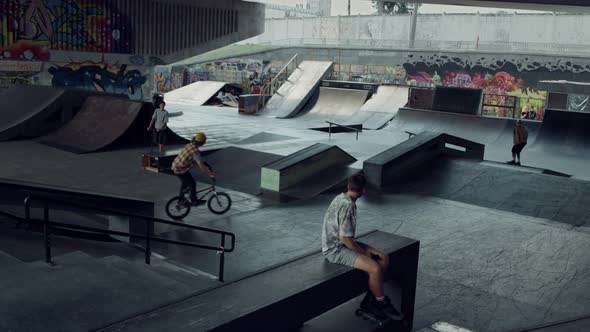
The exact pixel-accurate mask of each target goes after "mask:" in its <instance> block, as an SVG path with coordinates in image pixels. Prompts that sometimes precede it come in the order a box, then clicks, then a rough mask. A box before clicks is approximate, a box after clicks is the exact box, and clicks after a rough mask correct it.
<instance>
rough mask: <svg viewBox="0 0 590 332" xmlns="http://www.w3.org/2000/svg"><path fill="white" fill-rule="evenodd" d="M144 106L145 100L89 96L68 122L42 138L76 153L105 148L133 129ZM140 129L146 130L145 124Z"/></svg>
mask: <svg viewBox="0 0 590 332" xmlns="http://www.w3.org/2000/svg"><path fill="white" fill-rule="evenodd" d="M142 107H143V103H140V102H134V101H129V100H127V99H123V98H115V97H89V98H88V99H86V102H85V103H84V105H83V106H82V109H81V110H80V112H79V113H78V114H76V116H75V117H74V118H73V119H72V120H71V121H70V122H69V123H68V124H66V125H65V126H63V127H62V128H60V129H59V130H57V131H55V132H53V133H51V134H49V135H47V136H45V137H44V138H43V139H42V140H41V142H42V143H44V144H47V145H49V146H53V147H56V148H59V149H62V150H66V151H70V152H74V153H88V152H93V151H97V150H100V149H104V148H106V147H107V146H109V145H110V144H112V143H114V142H115V141H116V140H117V139H118V138H120V137H123V135H124V134H125V133H126V132H127V131H128V130H130V128H131V127H132V125H133V123H134V122H135V121H136V119H138V117H139V114H140V112H141V110H142ZM146 117H147V116H146ZM140 120H143V119H140ZM146 127H147V125H146ZM139 129H143V130H142V133H139V130H138V133H137V134H138V135H143V133H144V132H146V131H145V128H139Z"/></svg>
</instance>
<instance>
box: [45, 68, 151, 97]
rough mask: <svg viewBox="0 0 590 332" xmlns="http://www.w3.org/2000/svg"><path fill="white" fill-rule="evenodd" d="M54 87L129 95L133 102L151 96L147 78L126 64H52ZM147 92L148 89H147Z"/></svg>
mask: <svg viewBox="0 0 590 332" xmlns="http://www.w3.org/2000/svg"><path fill="white" fill-rule="evenodd" d="M47 71H48V73H49V74H50V75H51V85H52V86H54V87H63V88H67V87H73V88H78V89H85V90H91V91H97V92H105V93H110V94H117V95H126V96H128V97H129V99H132V100H142V99H144V97H148V98H149V96H150V93H149V87H148V86H147V84H146V83H147V81H148V78H147V75H146V74H145V73H142V71H141V70H140V69H136V68H132V67H129V66H127V65H108V64H100V63H93V62H83V63H68V64H65V65H52V66H51V67H49V68H48V70H47ZM144 89H145V90H144Z"/></svg>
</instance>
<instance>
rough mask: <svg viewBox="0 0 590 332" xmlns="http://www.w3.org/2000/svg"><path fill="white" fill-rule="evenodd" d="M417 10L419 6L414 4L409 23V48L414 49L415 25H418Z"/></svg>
mask: <svg viewBox="0 0 590 332" xmlns="http://www.w3.org/2000/svg"><path fill="white" fill-rule="evenodd" d="M418 8H420V4H418V3H415V4H414V11H413V12H412V17H411V20H412V21H411V23H410V43H409V46H410V48H414V42H415V41H416V25H417V24H418Z"/></svg>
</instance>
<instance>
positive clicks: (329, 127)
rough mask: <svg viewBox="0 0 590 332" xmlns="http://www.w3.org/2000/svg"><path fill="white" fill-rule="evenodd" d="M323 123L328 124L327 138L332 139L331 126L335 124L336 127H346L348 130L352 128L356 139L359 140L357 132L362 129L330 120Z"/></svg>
mask: <svg viewBox="0 0 590 332" xmlns="http://www.w3.org/2000/svg"><path fill="white" fill-rule="evenodd" d="M324 122H325V123H327V124H329V126H328V139H332V126H336V127H340V128H346V129H349V130H352V131H354V132H356V140H357V141H358V140H359V132H361V131H362V129H358V128H354V127H350V126H345V125H341V124H338V123H335V122H330V121H324Z"/></svg>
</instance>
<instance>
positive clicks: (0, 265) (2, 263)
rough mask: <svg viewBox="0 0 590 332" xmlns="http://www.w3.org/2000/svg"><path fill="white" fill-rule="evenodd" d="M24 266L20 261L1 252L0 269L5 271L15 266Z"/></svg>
mask: <svg viewBox="0 0 590 332" xmlns="http://www.w3.org/2000/svg"><path fill="white" fill-rule="evenodd" d="M20 264H24V263H23V262H22V261H21V260H20V259H18V258H16V257H14V256H12V255H9V254H7V253H5V252H4V251H1V250H0V269H2V270H3V269H5V268H8V267H12V266H15V265H20Z"/></svg>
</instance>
